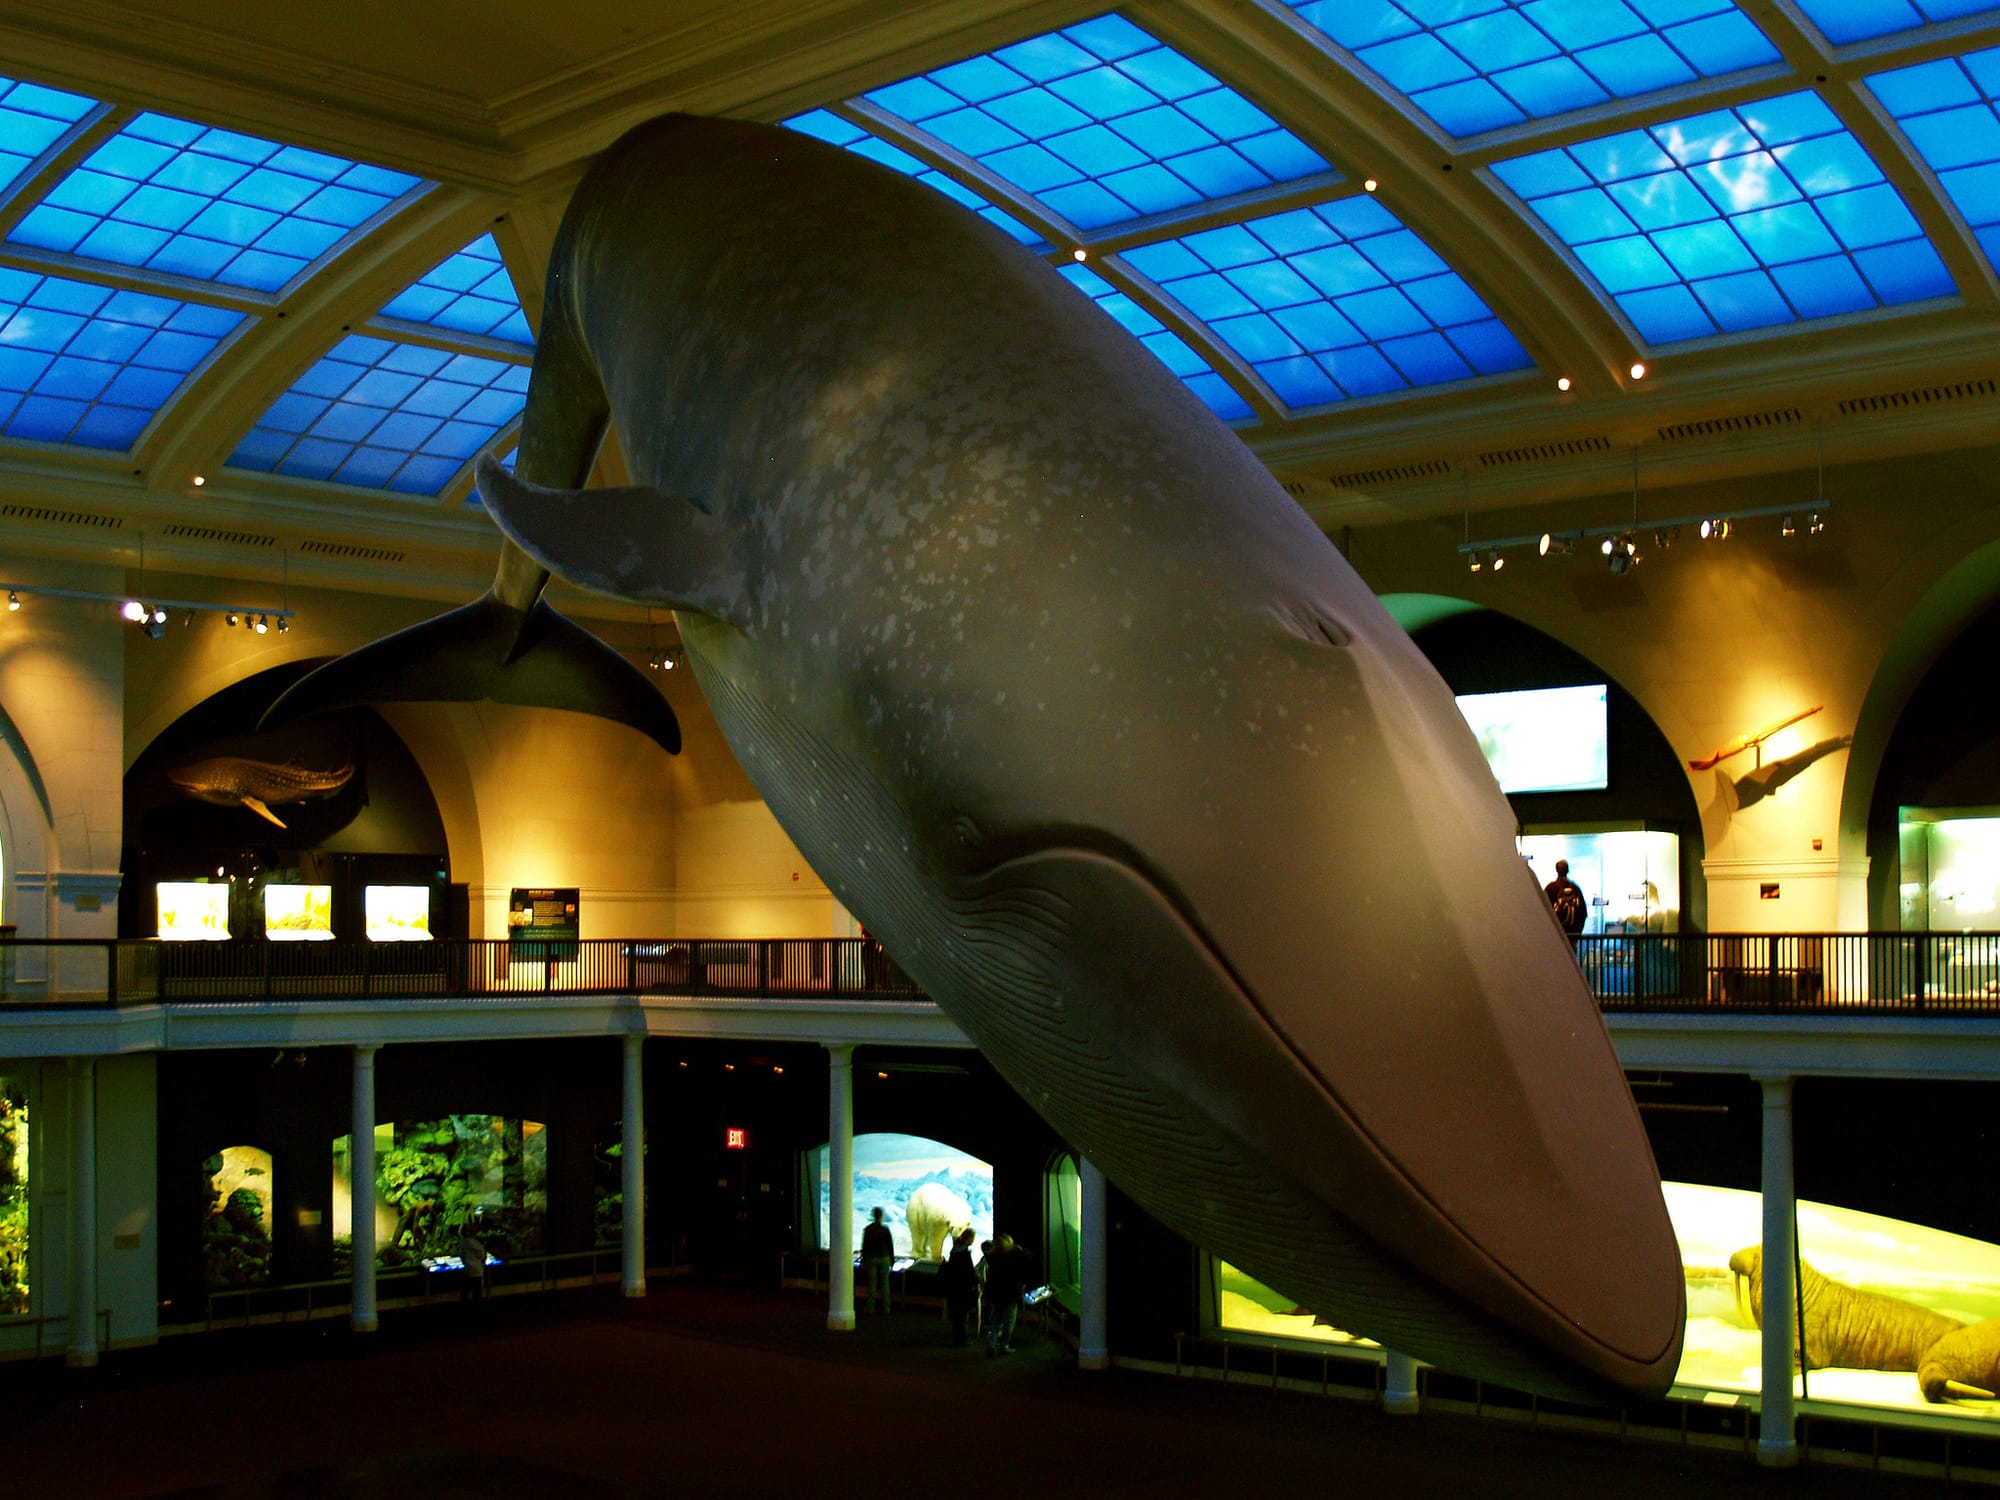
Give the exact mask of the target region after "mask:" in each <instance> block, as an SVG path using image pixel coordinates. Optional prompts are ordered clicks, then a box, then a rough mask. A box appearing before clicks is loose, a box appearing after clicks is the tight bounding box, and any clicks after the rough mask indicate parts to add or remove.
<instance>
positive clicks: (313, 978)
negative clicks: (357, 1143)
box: [0, 938, 924, 1008]
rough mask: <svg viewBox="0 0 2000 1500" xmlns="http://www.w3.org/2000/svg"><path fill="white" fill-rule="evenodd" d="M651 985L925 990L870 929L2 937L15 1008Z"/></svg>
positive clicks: (759, 992)
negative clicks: (691, 934) (210, 938)
mask: <svg viewBox="0 0 2000 1500" xmlns="http://www.w3.org/2000/svg"><path fill="white" fill-rule="evenodd" d="M646 993H667V994H675V995H704V996H706V995H720V996H733V997H736V998H741V999H756V1000H774V1001H783V1000H818V999H829V998H835V997H838V998H841V999H849V1000H871V999H881V1000H913V999H914V1000H921V999H923V998H924V995H923V992H922V991H921V990H919V989H918V988H917V986H916V984H915V983H914V982H913V981H912V980H910V979H909V977H908V976H906V975H905V974H904V973H903V972H902V970H901V969H899V968H897V967H896V965H895V962H894V961H893V960H892V959H890V958H889V956H888V955H887V954H885V953H884V952H883V951H882V947H881V945H880V944H879V943H875V942H872V941H870V940H868V939H865V938H741V939H739V938H722V939H714V938H697V939H684V940H683V939H676V940H662V939H651V938H647V939H621V938H590V939H585V940H582V941H578V942H560V941H557V942H550V941H545V940H530V941H527V942H522V941H518V940H510V939H507V938H499V939H494V940H491V941H485V940H466V941H434V942H403V943H368V942H362V943H353V942H323V943H310V942H276V943H274V942H219V943H217V942H158V941H155V940H153V939H150V938H146V939H122V940H119V941H115V942H99V941H93V940H89V939H62V940H55V941H17V942H12V943H0V1003H4V1004H5V1005H6V1006H8V1007H11V1008H18V1007H21V1006H33V1005H62V1006H119V1005H150V1004H158V1003H161V1002H166V1003H171V1004H197V1005H198V1004H202V1003H224V1002H241V1001H246V1000H353V999H369V998H374V997H388V996H412V995H423V996H437V997H452V996H457V997H505V996H508V995H518V996H523V997H526V996H542V995H603V994H646Z"/></svg>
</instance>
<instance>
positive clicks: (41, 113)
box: [0, 78, 97, 192]
mask: <svg viewBox="0 0 2000 1500" xmlns="http://www.w3.org/2000/svg"><path fill="white" fill-rule="evenodd" d="M95 108H97V101H96V100H94V99H85V98H83V97H82V96H81V95H79V94H65V93H64V92H63V91H62V90H61V89H48V88H43V87H42V86H41V85H40V84H38V83H16V82H15V81H14V80H13V79H11V78H0V192H5V191H6V190H7V189H8V188H11V187H12V186H13V185H14V183H15V181H16V180H17V179H18V178H19V177H20V175H21V174H22V173H23V172H25V171H27V170H28V168H29V167H31V166H33V165H34V162H35V159H36V158H37V157H39V156H40V155H41V154H42V153H43V152H44V151H46V150H48V149H49V147H51V146H53V145H54V144H55V143H56V142H57V141H59V140H61V139H62V138H63V136H64V134H65V133H66V132H67V131H68V130H69V128H70V127H71V126H72V125H74V124H76V122H77V121H78V120H81V119H82V118H83V117H84V116H85V115H87V114H89V113H90V111H92V110H93V109H95Z"/></svg>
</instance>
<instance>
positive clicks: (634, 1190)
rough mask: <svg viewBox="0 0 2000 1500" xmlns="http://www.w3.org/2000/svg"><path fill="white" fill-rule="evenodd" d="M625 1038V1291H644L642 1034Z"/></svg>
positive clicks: (630, 1294) (622, 1189) (635, 1293)
mask: <svg viewBox="0 0 2000 1500" xmlns="http://www.w3.org/2000/svg"><path fill="white" fill-rule="evenodd" d="M624 1042H625V1106H624V1107H625V1144H624V1161H623V1163H622V1166H623V1167H624V1173H623V1182H622V1185H621V1187H620V1193H621V1194H622V1197H623V1209H624V1212H623V1215H622V1217H623V1220H624V1241H623V1243H624V1276H623V1283H624V1287H625V1295H626V1296H628V1297H643V1296H645V1295H646V1075H645V1072H644V1070H643V1069H642V1068H641V1066H640V1062H641V1057H640V1054H641V1051H642V1049H643V1048H644V1047H645V1045H646V1038H645V1037H644V1035H637V1036H628V1037H626V1038H625V1039H624Z"/></svg>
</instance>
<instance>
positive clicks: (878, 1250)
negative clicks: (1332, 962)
mask: <svg viewBox="0 0 2000 1500" xmlns="http://www.w3.org/2000/svg"><path fill="white" fill-rule="evenodd" d="M869 1213H870V1218H869V1222H868V1226H867V1227H866V1228H865V1229H863V1230H862V1231H861V1269H862V1270H864V1271H866V1272H867V1273H868V1310H869V1311H870V1312H875V1313H886V1312H887V1311H888V1310H889V1271H890V1269H891V1268H892V1267H893V1266H894V1265H895V1264H896V1241H895V1237H894V1236H893V1235H891V1234H890V1233H889V1226H888V1225H887V1224H884V1223H883V1222H882V1210H881V1209H879V1208H877V1209H871V1210H870V1211H869Z"/></svg>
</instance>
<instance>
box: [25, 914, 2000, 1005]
mask: <svg viewBox="0 0 2000 1500" xmlns="http://www.w3.org/2000/svg"><path fill="white" fill-rule="evenodd" d="M1576 960H1577V965H1578V967H1579V968H1581V969H1582V971H1583V976H1584V979H1585V981H1586V982H1587V983H1588V984H1589V985H1590V988H1591V990H1592V992H1593V993H1594V994H1595V995H1596V996H1597V997H1598V1000H1599V1002H1600V1003H1601V1004H1602V1005H1603V1007H1604V1009H1605V1010H1607V1011H1612V1012H1625V1011H1702V1012H1708V1013H1714V1014H1726V1013H1738V1014H1743V1013H1759V1012H1764V1013H1772V1012H1778V1013H1787V1014H1838V1015H1851V1014H1857V1013H1861V1014H1870V1015H1910V1014H1917V1013H1921V1014H1924V1015H1937V1016H2000V932H1954V933H1944V932H1839V933H1834V932H1817V933H1802V932H1787V933H1694V932H1684V933H1645V934H1637V933H1634V934H1612V935H1607V936H1603V937H1581V938H1578V939H1577V940H1576ZM603 994H673V995H692V996H725V997H733V998H738V999H755V1000H770V1001H788V1000H814V999H830V998H840V999H848V1000H871V999H882V1000H922V999H924V998H925V996H924V994H923V991H922V990H921V989H919V988H918V986H917V985H916V983H915V982H914V981H913V980H911V979H910V978H909V977H908V976H907V975H905V974H904V973H903V972H902V970H900V969H899V968H897V967H896V964H895V961H894V960H893V959H891V958H890V957H889V956H888V954H886V953H884V952H883V951H882V948H881V946H880V945H879V944H877V943H875V942H873V941H871V940H869V939H866V938H693V939H653V938H643V939H624V938H591V939H585V940H583V941H580V942H546V941H530V942H520V941H513V940H509V939H505V938H500V939H494V940H491V941H435V942H410V943H365V942H364V943H353V942H324V943H309V942H259V941H246V942H220V943H204V942H158V941H155V940H153V939H125V940H120V941H116V942H100V941H95V940H90V939H64V940H56V941H36V940H22V941H16V942H11V943H0V1005H5V1006H7V1007H10V1008H20V1007H28V1006H38V1005H42V1006H49V1005H60V1006H80V1007H90V1006H100V1007H101V1006H119V1005H141V1004H155V1003H159V1002H163V1001H164V1002H171V1003H175V1004H202V1003H225V1002H241V1001H246V1000H351V999H368V998H373V997H389V996H412V995H423V996H437V997H451V996H461V997H505V996H508V995H518V996H523V997H526V996H540V995H603Z"/></svg>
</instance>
